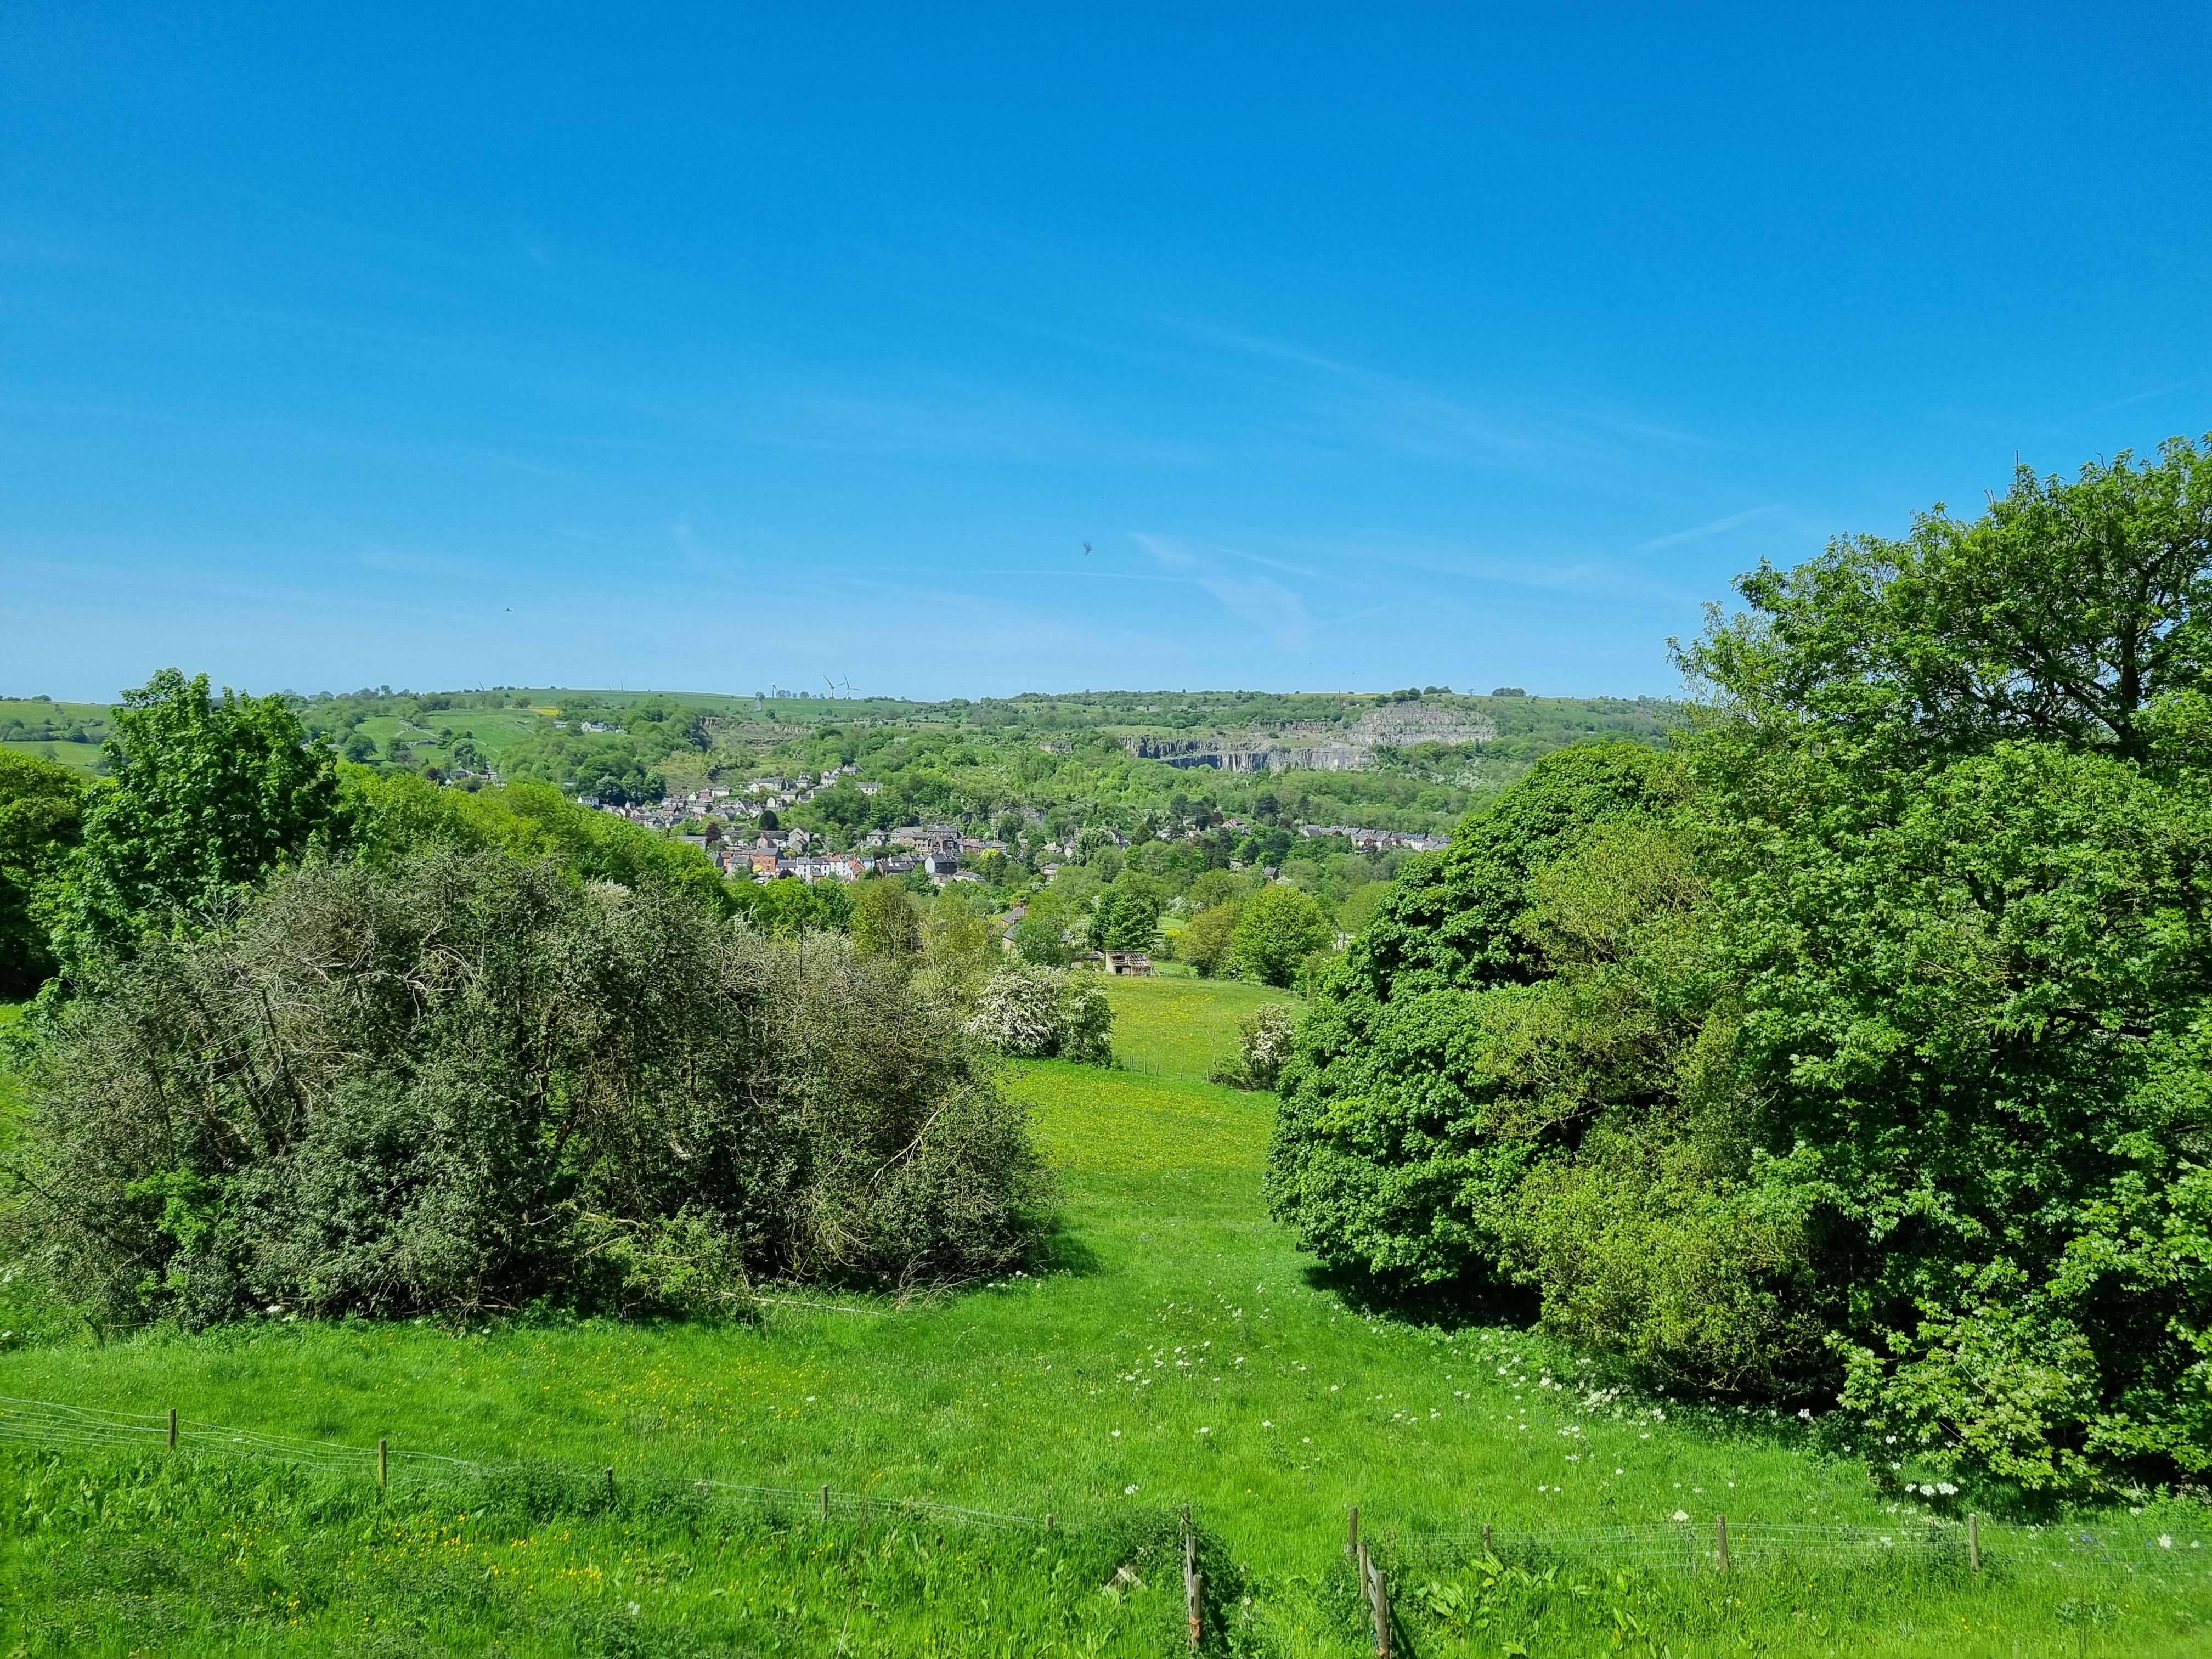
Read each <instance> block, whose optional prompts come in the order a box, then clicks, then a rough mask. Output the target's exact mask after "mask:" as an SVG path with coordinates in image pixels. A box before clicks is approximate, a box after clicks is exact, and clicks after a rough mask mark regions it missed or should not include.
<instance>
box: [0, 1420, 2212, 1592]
mask: <svg viewBox="0 0 2212 1659" xmlns="http://www.w3.org/2000/svg"><path fill="white" fill-rule="evenodd" d="M9 1441H14V1442H18V1443H30V1444H34V1445H41V1446H51V1447H54V1448H56V1449H78V1450H94V1451H160V1450H167V1449H175V1450H179V1451H187V1452H193V1453H197V1454H202V1455H227V1456H234V1457H242V1458H250V1459H254V1460H257V1461H259V1462H270V1463H281V1464H285V1465H289V1466H291V1467H293V1468H301V1469H307V1470H311V1471H313V1472H315V1473H319V1474H333V1475H340V1476H350V1477H356V1478H360V1479H365V1480H375V1481H376V1482H378V1483H379V1484H380V1485H381V1486H387V1487H388V1486H392V1485H393V1484H396V1483H397V1482H400V1481H408V1480H415V1481H422V1482H427V1481H430V1480H455V1479H468V1478H486V1477H495V1476H497V1475H500V1474H517V1473H523V1472H532V1473H536V1472H543V1471H545V1470H547V1469H558V1470H560V1471H562V1473H564V1474H568V1476H569V1477H570V1478H572V1479H574V1480H580V1481H583V1480H602V1479H603V1480H606V1481H608V1482H609V1483H612V1482H614V1481H615V1480H616V1479H617V1476H616V1472H615V1471H614V1469H612V1468H594V1469H584V1468H580V1467H577V1466H573V1465H562V1464H558V1463H554V1462H547V1461H539V1462H524V1461H520V1460H507V1461H501V1460H496V1459H479V1458H466V1457H454V1456H451V1455H447V1454H445V1453H442V1452H434V1451H423V1450H418V1449H412V1448H407V1447H394V1446H392V1445H390V1444H389V1443H388V1442H386V1441H381V1440H380V1441H379V1442H378V1443H376V1444H375V1445H374V1446H361V1445H355V1444H351V1443H346V1442H343V1441H334V1440H311V1439H306V1438H301V1437H295V1436H289V1435H279V1434H267V1433H264V1432H262V1431H258V1430H254V1429H243V1428H238V1427H234V1426H233V1425H228V1424H222V1423H210V1422H204V1421H202V1420H200V1419H194V1418H186V1417H182V1416H179V1415H178V1414H176V1413H131V1412H114V1411H103V1410H100V1409H97V1408H94V1407H86V1406H71V1405H65V1404H63V1403H61V1402H58V1401H51V1400H27V1399H21V1398H18V1397H15V1396H13V1395H0V1442H9ZM623 1478H624V1479H625V1480H636V1479H638V1478H639V1477H637V1476H635V1475H632V1476H627V1477H623ZM645 1478H646V1479H647V1480H654V1481H656V1482H659V1483H666V1482H668V1481H671V1480H672V1481H677V1482H679V1483H680V1484H685V1485H689V1486H692V1487H694V1488H696V1490H698V1491H701V1492H716V1493H721V1494H725V1495H726V1496H729V1497H732V1498H744V1499H747V1500H750V1501H751V1502H754V1503H757V1504H763V1505H772V1506H779V1507H782V1508H786V1509H788V1510H793V1511H798V1512H812V1513H816V1514H818V1515H820V1516H822V1517H823V1518H824V1519H827V1518H829V1517H830V1516H847V1517H857V1518H860V1519H863V1520H866V1519H871V1518H875V1517H890V1516H901V1515H908V1516H929V1517H931V1518H933V1519H935V1520H938V1521H940V1522H945V1523H946V1524H950V1525H959V1526H968V1527H981V1528H997V1529H1003V1530H1013V1531H1018V1530H1036V1531H1045V1530H1050V1529H1054V1528H1057V1529H1060V1530H1063V1531H1071V1530H1076V1529H1078V1527H1077V1526H1072V1525H1071V1524H1070V1522H1069V1521H1068V1520H1067V1519H1065V1518H1060V1517H1056V1516H1053V1515H1052V1514H1050V1513H1047V1514H1043V1515H1010V1514H1005V1513H1001V1512H1000V1511H998V1510H984V1509H977V1508H975V1507H972V1506H969V1505H966V1504H945V1503H939V1502H937V1501H935V1500H934V1499H931V1498H920V1497H903V1496H896V1495H891V1494H886V1493H882V1492H841V1491H837V1490H836V1489H834V1488H833V1487H830V1486H816V1487H812V1488H806V1487H799V1486H763V1485H758V1484H755V1483H752V1482H748V1481H738V1480H717V1479H714V1478H713V1477H696V1478H692V1479H690V1480H684V1478H683V1477H680V1476H651V1475H648V1476H647V1477H645ZM2176 1524H2177V1523H2175V1522H2172V1520H2171V1518H2170V1517H2168V1518H2166V1519H2164V1520H2161V1519H2160V1517H2158V1516H2149V1517H2145V1518H2141V1519H2137V1518H2136V1517H2129V1518H2127V1519H2124V1520H2123V1519H2113V1520H2110V1521H2100V1522H2096V1523H2093V1524H2078V1523H2073V1522H2069V1523H2065V1524H2057V1525H2051V1526H2022V1525H2016V1524H1998V1523H1996V1522H1988V1521H1984V1520H1981V1519H1980V1518H1979V1517H1974V1518H1971V1519H1966V1520H1953V1519H1949V1518H1948V1517H1943V1516H1926V1515H1923V1516H1900V1517H1899V1520H1898V1521H1897V1522H1894V1523H1893V1524H1891V1525H1887V1526H1843V1525H1814V1524H1811V1523H1807V1522H1764V1521H1757V1520H1746V1519H1741V1518H1728V1519H1723V1517H1721V1516H1714V1517H1712V1519H1711V1521H1703V1522H1701V1521H1691V1520H1688V1519H1684V1520H1680V1521H1674V1522H1653V1523H1650V1524H1645V1525H1627V1526H1611V1527H1586V1528H1541V1529H1531V1530H1526V1531H1516V1530H1510V1529H1507V1528H1493V1527H1481V1528H1473V1527H1468V1528H1453V1527H1446V1528H1419V1527H1410V1526H1405V1525H1402V1524H1392V1525H1388V1526H1386V1527H1385V1528H1384V1529H1383V1537H1384V1539H1385V1540H1386V1548H1387V1550H1388V1551H1389V1553H1390V1554H1391V1555H1392V1556H1394V1557H1396V1558H1401V1559H1403V1560H1407V1561H1410V1560H1414V1559H1421V1560H1428V1561H1437V1562H1441V1561H1442V1560H1443V1559H1451V1558H1457V1559H1461V1560H1467V1559H1478V1560H1479V1559H1481V1558H1482V1557H1483V1556H1485V1555H1489V1556H1494V1557H1495V1558H1496V1559H1498V1561H1499V1562H1501V1563H1503V1564H1505V1565H1513V1566H1518V1567H1522V1568H1523V1569H1526V1570H1529V1571H1542V1570H1543V1569H1544V1568H1545V1567H1547V1566H1553V1565H1559V1566H1567V1565H1582V1566H1608V1567H1615V1566H1617V1567H1639V1568H1655V1569H1668V1568H1672V1569H1680V1570H1681V1571H1688V1572H1701V1571H1734V1570H1736V1569H1738V1568H1747V1567H1767V1566H1788V1565H1802V1566H1813V1565H1819V1566H1823V1567H1838V1566H1854V1565H1860V1566H1875V1565H1917V1566H1923V1567H1929V1568H1951V1569H1960V1570H1967V1571H1980V1570H1982V1569H1984V1568H1988V1569H1990V1570H1993V1571H2021V1570H2027V1569H2033V1570H2039V1571H2067V1570H2102V1571H2114V1572H2142V1571H2149V1572H2158V1573H2161V1574H2179V1575H2184V1576H2196V1577H2204V1578H2206V1579H2208V1580H2212V1511H2207V1513H2206V1515H2205V1524H2203V1526H2202V1527H2199V1528H2195V1529H2194V1530H2183V1531H2180V1532H2177V1531H2175V1530H2174V1527H2175V1525H2176ZM1352 1527H1353V1537H1354V1540H1355V1541H1356V1540H1357V1538H1358V1512H1357V1511H1354V1512H1353V1522H1352ZM1367 1536H1368V1537H1369V1538H1370V1540H1372V1539H1375V1538H1376V1532H1375V1530H1374V1528H1373V1526H1372V1523H1371V1522H1370V1528H1369V1530H1368V1533H1367ZM1347 1547H1351V1546H1347ZM1401 1570H1402V1569H1401Z"/></svg>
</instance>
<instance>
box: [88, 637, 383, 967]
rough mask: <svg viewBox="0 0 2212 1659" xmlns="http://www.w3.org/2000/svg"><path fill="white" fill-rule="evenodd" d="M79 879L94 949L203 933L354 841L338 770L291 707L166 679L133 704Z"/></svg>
mask: <svg viewBox="0 0 2212 1659" xmlns="http://www.w3.org/2000/svg"><path fill="white" fill-rule="evenodd" d="M113 720H114V730H113V733H112V736H110V737H109V738H108V739H107V742H106V744H105V745H104V750H105V753H106V757H107V761H108V764H109V766H110V768H111V769H112V773H113V782H112V786H111V787H106V788H103V789H101V790H100V791H99V792H98V793H96V794H95V795H94V798H93V800H92V803H91V805H90V807H89V809H88V811H87V812H86V814H85V819H84V849H83V854H82V859H81V860H80V862H79V865H78V868H77V872H76V896H75V905H74V909H75V912H76V915H75V918H74V921H75V924H76V927H77V928H78V929H79V930H80V931H81V933H82V935H83V936H85V937H86V939H88V942H89V941H99V942H105V943H111V944H112V943H115V942H118V941H120V940H122V939H127V938H128V937H130V936H131V935H132V934H135V933H140V932H143V931H146V930H149V929H157V930H169V929H173V928H176V927H191V926H195V925H197V924H198V923H199V922H201V921H204V920H205V919H206V918H208V917H210V916H211V915H216V914H218V913H220V912H221V911H222V910H224V909H226V908H228V907H229V906H230V905H232V904H234V902H236V900H237V898H238V897H239V896H240V895H241V894H242V893H243V892H245V891H246V890H247V889H249V888H250V887H252V885H253V884H255V883H257V882H258V881H260V880H262V879H263V878H265V877H266V876H268V875H269V874H270V872H272V871H274V870H276V869H277V868H278V867H279V866H283V865H284V864H286V863H288V862H290V861H293V860H297V859H299V858H300V857H301V856H302V855H303V854H306V853H307V851H308V850H309V849H310V848H313V847H316V846H322V847H325V848H333V849H335V848H337V847H338V846H340V845H342V844H343V842H344V840H345V829H346V826H345V820H344V817H343V814H342V812H341V811H340V810H339V793H338V775H337V756H336V755H335V754H334V753H333V751H332V750H331V746H330V744H329V742H328V740H327V739H311V738H309V737H308V736H307V731H306V729H305V728H304V727H303V726H301V723H300V720H299V718H298V716H297V715H295V714H294V713H293V712H292V710H291V708H289V706H288V705H287V704H286V702H285V701H284V699H283V697H281V696H265V697H249V696H244V695H242V694H240V693H238V692H234V691H232V690H228V688H226V689H225V690H224V691H223V693H222V696H220V697H216V696H213V695H212V694H211V693H210V690H209V686H208V678H207V676H206V675H204V674H202V675H199V676H197V678H192V679H190V680H187V679H186V678H185V677H184V676H183V674H181V673H180V672H179V671H177V670H175V669H173V668H165V669H163V670H161V672H159V673H158V674H156V675H155V676H154V678H152V679H151V680H150V681H149V682H148V683H147V684H144V685H143V686H140V687H139V688H137V690H132V691H126V692H125V693H124V696H123V703H122V706H121V707H120V708H118V709H117V710H116V711H115V714H114V716H113Z"/></svg>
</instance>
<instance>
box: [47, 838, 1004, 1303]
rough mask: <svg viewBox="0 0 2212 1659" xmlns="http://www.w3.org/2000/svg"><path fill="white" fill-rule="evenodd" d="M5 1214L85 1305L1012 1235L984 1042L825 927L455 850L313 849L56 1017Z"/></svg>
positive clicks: (956, 1243)
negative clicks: (370, 860) (763, 927)
mask: <svg viewBox="0 0 2212 1659" xmlns="http://www.w3.org/2000/svg"><path fill="white" fill-rule="evenodd" d="M27 1081H28V1096H29V1114H28V1117H27V1121H26V1122H25V1124H24V1126H23V1133H22V1135H21V1139H20V1140H19V1142H18V1144H17V1146H16V1147H15V1151H14V1154H13V1157H12V1164H13V1170H12V1173H13V1176H14V1179H13V1181H12V1182H10V1188H9V1197H8V1200H7V1207H6V1211H5V1222H6V1225H7V1227H8V1231H9V1237H10V1240H11V1243H12V1244H13V1247H14V1253H15V1255H16V1257H17V1259H18V1261H21V1262H23V1263H25V1264H27V1265H29V1266H32V1267H35V1268H36V1269H37V1270H38V1271H39V1272H40V1273H41V1274H42V1275H43V1276H44V1277H45V1278H46V1279H47V1280H48V1281H49V1282H51V1283H52V1285H54V1286H55V1287H56V1288H57V1289H58V1290H59V1291H61V1292H63V1293H64V1295H65V1296H66V1297H68V1298H69V1299H70V1300H71V1301H73V1302H74V1303H76V1304H78V1305H79V1306H81V1307H82V1308H84V1309H85V1310H87V1312H88V1316H90V1317H92V1318H93V1319H94V1321H95V1322H109V1323H127V1322H143V1321H145V1320H149V1319H156V1318H161V1317H173V1318H175V1319H177V1320H179V1321H181V1322H184V1323H185V1324H187V1325H201V1324H205V1323H209V1322H217V1321H222V1320H225V1319H229V1318H232V1317H235V1316H240V1315H242V1314H245V1313H246V1312H248V1311H262V1312H265V1311H267V1310H270V1309H272V1308H273V1309H277V1310H283V1311H291V1312H296V1313H299V1314H301V1315H303V1316H332V1315H342V1314H347V1313H361V1314H364V1315H371V1316H389V1315H394V1314H400V1313H405V1312H410V1311H416V1310H449V1311H466V1310H480V1309H496V1308H512V1307H520V1306H522V1305H524V1304H529V1303H532V1302H533V1301H539V1300H551V1301H554V1302H556V1303H561V1304H568V1305H574V1306H595V1307H606V1306H619V1307H646V1308H653V1307H664V1308H671V1309H676V1310H697V1309H701V1308H703V1307H709V1306H732V1305H735V1304H738V1302H740V1301H741V1300H742V1299H743V1298H744V1296H745V1294H746V1287H747V1286H748V1285H750V1284H752V1283H754V1282H757V1280H758V1279H762V1278H763V1277H772V1278H785V1279H843V1280H848V1281H860V1282H865V1283H872V1284H878V1285H907V1284H911V1283H914V1282H916V1281H919V1280H924V1279H936V1278H945V1277H965V1276H969V1275H974V1274H976V1273H983V1272H987V1271H991V1270H994V1269H995V1268H997V1267H1002V1266H1004V1265H1006V1264H1007V1263H1009V1262H1010V1261H1013V1260H1014V1259H1016V1258H1018V1256H1019V1255H1021V1254H1022V1253H1023V1251H1024V1249H1026V1248H1027V1247H1028V1245H1029V1243H1030V1240H1031V1239H1032V1238H1033V1237H1034V1236H1035V1235H1036V1231H1037V1230H1038V1228H1039V1227H1040V1225H1042V1207H1043V1200H1044V1194H1045V1177H1044V1175H1043V1172H1042V1164H1040V1162H1039V1160H1038V1159H1037V1158H1036V1154H1035V1153H1034V1152H1033V1150H1032V1149H1031V1147H1030V1141H1029V1138H1028V1132H1027V1128H1026V1126H1025V1123H1024V1118H1023V1116H1022V1114H1021V1112H1020V1110H1019V1109H1018V1108H1016V1107H1013V1106H1011V1105H1009V1104H1008V1103H1006V1101H1005V1100H1004V1099H1003V1098H1002V1097H1001V1096H1000V1093H999V1091H998V1089H997V1087H996V1085H995V1084H994V1080H993V1077H992V1073H991V1071H990V1068H989V1066H988V1063H987V1061H986V1060H983V1059H981V1057H980V1056H979V1055H978V1054H977V1052H976V1051H975V1048H974V1047H973V1045H972V1044H971V1043H970V1042H968V1041H967V1040H966V1039H965V1038H963V1036H961V1034H960V1033H959V1032H958V1031H957V1029H956V1028H954V1027H953V1026H952V1025H951V1024H950V1023H949V1022H947V1021H945V1020H944V1019H943V1018H941V1017H939V1016H938V1015H936V1014H934V1013H933V1012H931V1010H930V1008H929V1007H928V1006H927V1004H926V1003H924V1002H922V1001H921V1000H917V999H916V998H915V997H914V996H912V995H911V994H909V993H908V989H907V987H906V984H905V981H903V979H902V977H901V976H900V975H898V974H897V973H896V971H894V970H893V969H890V968H887V967H885V966H884V964H882V963H874V962H870V961H866V960H862V959H860V958H858V957H855V955H854V952H853V951H852V950H851V948H850V946H849V944H848V942H847V941H846V940H844V939H842V938H839V937H835V936H828V935H809V936H805V937H802V938H799V939H770V938H764V937H763V936H761V935H760V934H758V933H755V932H753V931H751V930H750V928H749V927H747V926H746V925H745V924H744V923H743V922H742V921H724V920H721V919H719V918H717V917H716V916H714V915H712V914H711V913H710V912H709V911H708V910H707V909H706V908H702V906H700V905H698V904H697V903H696V902H693V901H692V900H691V899H690V896H688V895H685V894H684V893H682V892H680V891H676V890H670V889H668V888H665V887H659V886H641V887H637V888H629V887H625V886H622V885H618V884H611V883H599V884H584V883H579V882H577V881H575V880H574V879H571V878H568V876H566V875H565V874H564V873H563V872H562V871H560V870H559V869H558V868H557V867H556V866H554V865H552V864H551V863H550V862H541V863H527V862H524V861H521V860H516V859H513V858H512V857H509V856H507V855H506V854H501V853H497V852H491V851H481V850H479V851H470V850H462V849H453V848H445V849H439V850H435V851H432V852H429V853H427V854H422V855H421V856H417V857H413V858H407V859H401V860H393V861H392V862H390V863H388V864H386V865H385V866H381V867H375V866H368V865H366V864H361V863H356V864H348V865H333V864H321V863H316V864H309V865H307V866H304V867H301V868H298V869H295V870H293V871H290V872H286V873H283V874H282V875H279V876H277V877H276V878H273V879H272V880H271V881H270V883H269V884H268V885H267V886H266V888H265V889H264V890H263V891H261V892H260V893H259V894H258V896H255V897H254V898H253V899H252V900H251V901H250V902H248V903H247V904H246V906H245V907H244V908H243V909H242V910H241V911H240V913H239V915H237V917H236V919H235V920H234V921H232V922H230V923H228V925H225V926H222V927H217V928H215V929H213V930H211V931H210V932H208V933H205V934H204V935H203V936H201V937H199V938H197V939H182V940H175V939H160V938H149V939H144V940H143V941H142V942H141V943H140V944H139V945H138V946H137V949H136V950H135V951H133V952H132V953H131V955H130V956H129V957H128V958H127V959H125V960H123V961H121V962H120V963H118V964H117V965H116V967H115V968H114V969H113V971H112V972H110V973H107V974H104V975H101V976H100V982H99V983H98V984H97V985H96V986H95V987H93V988H91V989H90V990H88V993H87V994H85V995H83V996H82V997H80V998H78V999H77V1000H75V1001H74V1002H72V1003H70V1004H69V1005H67V1006H64V1007H63V1008H62V1009H60V1010H58V1012H56V1013H55V1014H54V1016H53V1017H52V1020H51V1021H50V1022H49V1025H48V1029H47V1030H46V1034H45V1037H44V1041H43V1042H42V1043H41V1044H40V1052H39V1054H37V1056H36V1058H35V1059H34V1060H33V1065H32V1067H31V1070H30V1073H29V1077H28V1079H27Z"/></svg>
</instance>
